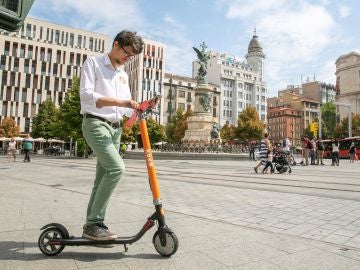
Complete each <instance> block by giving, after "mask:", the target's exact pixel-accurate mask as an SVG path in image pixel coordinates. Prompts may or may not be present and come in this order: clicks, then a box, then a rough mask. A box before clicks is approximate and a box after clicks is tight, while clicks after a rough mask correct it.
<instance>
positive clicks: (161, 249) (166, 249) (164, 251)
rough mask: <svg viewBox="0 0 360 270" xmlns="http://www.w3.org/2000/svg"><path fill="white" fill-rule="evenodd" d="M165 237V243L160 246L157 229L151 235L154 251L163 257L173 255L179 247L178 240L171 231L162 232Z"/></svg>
mask: <svg viewBox="0 0 360 270" xmlns="http://www.w3.org/2000/svg"><path fill="white" fill-rule="evenodd" d="M164 233H165V237H166V245H165V246H162V245H161V241H160V236H159V231H156V232H155V234H154V237H153V244H154V247H155V249H156V251H157V252H158V253H159V254H160V255H161V256H164V257H170V256H171V255H174V254H175V252H176V251H177V249H178V247H179V241H178V239H177V237H176V235H175V233H173V232H164Z"/></svg>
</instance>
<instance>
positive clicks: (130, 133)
mask: <svg viewBox="0 0 360 270" xmlns="http://www.w3.org/2000/svg"><path fill="white" fill-rule="evenodd" d="M127 120H128V118H124V119H123V120H122V123H121V124H122V127H123V132H122V133H121V143H125V144H129V143H135V142H136V140H137V135H138V134H139V125H138V123H137V122H135V123H134V125H132V127H131V128H125V126H124V124H125V122H126V121H127Z"/></svg>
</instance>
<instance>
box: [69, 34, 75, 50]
mask: <svg viewBox="0 0 360 270" xmlns="http://www.w3.org/2000/svg"><path fill="white" fill-rule="evenodd" d="M69 44H70V46H71V47H74V34H73V33H70V39H69Z"/></svg>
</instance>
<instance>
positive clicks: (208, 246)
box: [0, 157, 360, 270]
mask: <svg viewBox="0 0 360 270" xmlns="http://www.w3.org/2000/svg"><path fill="white" fill-rule="evenodd" d="M325 162H326V166H321V167H319V166H311V167H302V166H294V167H293V172H292V174H281V175H280V174H274V175H262V174H255V173H254V172H253V169H252V167H253V166H254V162H249V161H246V160H230V161H218V160H211V161H208V160H159V161H156V160H155V164H156V166H157V173H158V178H159V183H160V186H161V191H162V200H163V204H164V209H165V215H166V219H167V224H168V225H169V226H170V227H171V228H172V229H173V230H174V231H175V232H176V233H177V235H178V238H179V250H178V252H177V254H175V255H174V256H173V257H171V258H169V259H162V258H161V256H160V255H158V254H157V253H156V251H155V249H154V246H153V245H152V241H151V239H152V235H153V233H154V230H153V229H152V230H151V231H149V232H148V233H147V234H146V235H145V236H144V237H143V238H142V239H141V240H140V242H138V243H134V244H133V245H130V246H129V251H128V252H127V253H125V252H124V248H123V246H121V245H118V246H115V247H113V248H111V249H109V248H95V247H87V246H83V247H70V246H67V247H65V249H64V251H63V252H62V253H61V254H59V255H58V256H55V257H53V258H49V257H46V256H45V255H43V254H41V253H40V252H39V249H38V246H37V239H38V237H39V235H40V228H41V227H42V226H44V225H45V224H48V223H50V222H56V223H61V224H63V225H65V226H66V227H67V228H68V229H69V231H70V233H71V234H73V235H78V234H79V233H80V232H81V230H82V224H83V222H84V215H85V210H86V204H87V199H88V196H89V194H90V192H91V185H92V181H93V175H94V173H95V169H94V168H95V159H94V158H93V159H85V160H84V159H63V158H60V159H59V158H41V157H39V158H33V160H32V162H31V163H22V162H15V163H12V162H9V163H7V162H5V158H3V157H2V158H1V165H0V168H1V170H0V179H1V180H0V181H1V184H2V189H1V197H0V198H1V199H0V201H1V204H0V212H1V216H2V217H3V218H2V219H1V223H0V254H1V255H0V266H1V269H24V268H26V269H145V268H146V269H289V270H290V269H291V270H293V269H301V270H303V269H346V270H349V269H351V270H355V269H359V267H360V260H359V258H360V218H359V216H360V187H359V186H360V184H359V177H358V175H357V172H358V170H359V168H358V166H359V164H358V163H355V164H350V163H349V162H348V160H342V161H341V166H339V167H331V166H329V165H330V161H329V160H326V161H325ZM125 163H126V168H127V170H126V174H125V177H124V179H123V180H122V182H121V183H119V185H118V187H117V189H116V191H115V192H114V195H113V198H112V200H111V203H110V205H109V208H108V218H107V220H106V222H107V223H108V224H109V225H111V227H112V228H114V229H115V230H116V231H117V233H118V234H119V235H132V234H134V233H135V232H136V231H137V230H138V228H139V227H140V226H141V225H142V224H143V223H144V221H145V219H146V218H147V217H148V216H149V215H150V214H151V213H152V211H153V210H152V198H151V192H150V190H149V186H148V180H147V174H146V168H145V162H144V161H143V160H133V159H131V160H129V159H125ZM329 175H332V176H334V177H332V178H329V177H328V176H329Z"/></svg>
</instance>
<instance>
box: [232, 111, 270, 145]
mask: <svg viewBox="0 0 360 270" xmlns="http://www.w3.org/2000/svg"><path fill="white" fill-rule="evenodd" d="M264 130H265V124H264V123H263V122H262V121H261V120H260V118H259V114H258V112H257V110H256V108H255V107H251V106H249V107H247V108H246V109H245V110H243V111H242V112H241V113H240V114H239V117H238V125H237V127H236V129H235V135H236V137H237V138H238V139H240V140H242V141H248V140H259V139H260V138H261V137H262V136H263V133H264Z"/></svg>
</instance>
